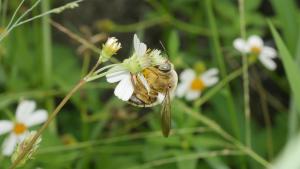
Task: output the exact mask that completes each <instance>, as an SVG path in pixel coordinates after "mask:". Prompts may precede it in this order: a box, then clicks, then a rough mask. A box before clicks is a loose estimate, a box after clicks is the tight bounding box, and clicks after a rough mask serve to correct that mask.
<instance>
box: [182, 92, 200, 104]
mask: <svg viewBox="0 0 300 169" xmlns="http://www.w3.org/2000/svg"><path fill="white" fill-rule="evenodd" d="M200 95H201V91H193V90H189V91H188V92H187V93H186V95H185V98H186V100H189V101H192V100H195V99H197V98H198V97H200Z"/></svg>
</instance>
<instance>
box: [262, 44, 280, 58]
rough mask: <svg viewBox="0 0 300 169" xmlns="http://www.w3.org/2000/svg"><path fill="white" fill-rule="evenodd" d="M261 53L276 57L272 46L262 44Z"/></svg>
mask: <svg viewBox="0 0 300 169" xmlns="http://www.w3.org/2000/svg"><path fill="white" fill-rule="evenodd" d="M261 55H263V56H267V57H270V58H276V55H277V53H276V50H275V49H274V48H272V47H269V46H264V47H263V49H262V51H261Z"/></svg>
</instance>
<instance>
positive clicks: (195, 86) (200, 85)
mask: <svg viewBox="0 0 300 169" xmlns="http://www.w3.org/2000/svg"><path fill="white" fill-rule="evenodd" d="M204 88H205V84H204V82H203V80H202V79H200V78H196V79H194V80H193V81H192V83H191V89H192V90H198V91H199V90H200V91H201V90H203V89H204Z"/></svg>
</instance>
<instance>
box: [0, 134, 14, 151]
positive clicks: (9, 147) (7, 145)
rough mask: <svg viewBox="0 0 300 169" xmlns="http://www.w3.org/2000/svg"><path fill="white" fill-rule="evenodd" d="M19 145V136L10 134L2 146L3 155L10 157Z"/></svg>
mask: <svg viewBox="0 0 300 169" xmlns="http://www.w3.org/2000/svg"><path fill="white" fill-rule="evenodd" d="M16 145H17V136H16V135H14V134H10V135H9V136H8V137H7V138H6V139H5V140H4V142H3V144H2V154H3V155H5V156H10V155H11V154H12V153H13V152H14V149H15V147H16Z"/></svg>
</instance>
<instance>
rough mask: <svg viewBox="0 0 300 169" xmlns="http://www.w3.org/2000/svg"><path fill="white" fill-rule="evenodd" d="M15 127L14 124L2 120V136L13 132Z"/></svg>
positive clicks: (0, 130)
mask: <svg viewBox="0 0 300 169" xmlns="http://www.w3.org/2000/svg"><path fill="white" fill-rule="evenodd" d="M13 126H14V125H13V123H12V122H11V121H9V120H0V135H2V134H5V133H7V132H9V131H11V130H12V129H13Z"/></svg>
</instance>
